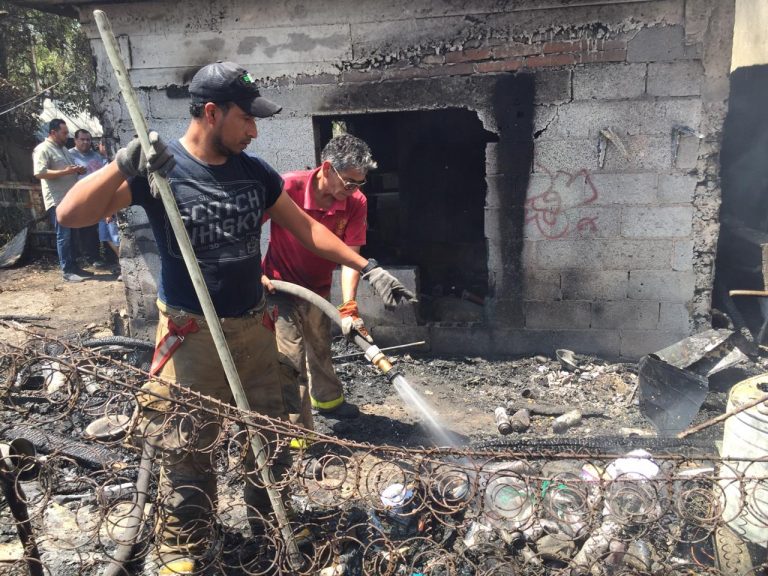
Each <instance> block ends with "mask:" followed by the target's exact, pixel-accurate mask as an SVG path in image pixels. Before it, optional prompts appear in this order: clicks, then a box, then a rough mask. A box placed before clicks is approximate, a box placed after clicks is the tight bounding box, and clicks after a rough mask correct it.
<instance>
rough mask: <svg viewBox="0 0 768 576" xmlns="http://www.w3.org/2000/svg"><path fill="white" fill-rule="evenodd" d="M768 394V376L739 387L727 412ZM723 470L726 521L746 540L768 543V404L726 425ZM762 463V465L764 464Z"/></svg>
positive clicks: (726, 422)
mask: <svg viewBox="0 0 768 576" xmlns="http://www.w3.org/2000/svg"><path fill="white" fill-rule="evenodd" d="M767 394H768V374H761V375H759V376H754V377H752V378H749V379H747V380H744V381H742V382H739V383H738V384H736V385H735V386H734V387H733V388H732V389H731V392H730V394H729V396H728V407H727V410H728V411H731V410H735V409H738V408H739V407H741V406H744V405H746V404H748V403H750V402H754V401H755V400H758V399H759V398H761V397H763V396H766V395H767ZM722 458H723V463H722V466H721V468H720V473H719V476H720V486H721V488H722V500H723V502H722V504H723V520H725V521H726V522H727V523H728V525H729V526H730V527H731V528H732V529H733V530H734V531H735V532H736V534H738V535H739V536H741V537H742V538H744V539H746V540H749V541H750V542H753V543H755V544H758V545H760V546H765V545H766V543H768V404H766V403H765V402H763V403H761V404H757V405H756V406H753V407H752V408H748V409H746V410H744V411H743V412H740V413H739V414H736V415H734V416H731V417H730V418H728V419H727V420H726V421H725V429H724V431H723V449H722ZM760 460H762V462H761V461H760Z"/></svg>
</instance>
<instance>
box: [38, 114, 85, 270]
mask: <svg viewBox="0 0 768 576" xmlns="http://www.w3.org/2000/svg"><path fill="white" fill-rule="evenodd" d="M68 137H69V128H67V123H66V122H64V120H62V119H60V118H54V119H53V120H51V121H50V122H49V124H48V137H47V138H46V139H45V140H43V141H42V142H41V143H40V144H38V145H37V146H36V147H35V150H34V152H33V153H32V160H33V164H34V168H33V171H34V174H35V178H37V179H38V180H40V182H41V183H42V188H43V202H44V203H45V209H46V210H47V211H48V214H49V215H50V217H51V222H52V223H53V226H54V228H55V229H56V251H57V252H58V254H59V265H60V266H61V271H62V273H63V274H64V280H65V281H66V282H82V281H83V279H84V278H83V273H82V270H80V268H79V267H78V265H77V260H76V258H75V254H74V250H73V245H72V229H71V228H67V227H65V226H61V225H60V224H59V222H58V220H57V219H56V206H57V205H58V204H59V203H60V202H61V201H62V200H63V199H64V196H65V195H66V193H67V192H69V189H70V188H72V186H74V185H75V182H77V177H78V176H79V175H80V174H85V168H84V167H83V166H78V165H77V164H75V160H74V158H72V155H71V154H70V153H69V150H67V148H66V143H67V138H68Z"/></svg>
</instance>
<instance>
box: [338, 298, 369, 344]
mask: <svg viewBox="0 0 768 576" xmlns="http://www.w3.org/2000/svg"><path fill="white" fill-rule="evenodd" d="M338 310H339V315H340V316H341V332H342V333H343V334H344V337H345V338H346V339H347V340H351V339H352V337H353V336H354V334H355V332H357V333H358V334H360V336H362V337H363V338H365V339H366V340H367V341H368V342H370V343H373V338H371V335H370V334H368V330H367V328H366V327H365V324H364V323H363V319H362V318H360V312H359V311H358V309H357V302H355V301H354V300H347V301H346V302H344V304H342V305H341V306H339V308H338Z"/></svg>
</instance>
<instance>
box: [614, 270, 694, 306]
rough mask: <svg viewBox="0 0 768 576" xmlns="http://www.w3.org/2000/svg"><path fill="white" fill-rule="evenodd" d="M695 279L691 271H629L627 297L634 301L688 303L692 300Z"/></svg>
mask: <svg viewBox="0 0 768 576" xmlns="http://www.w3.org/2000/svg"><path fill="white" fill-rule="evenodd" d="M695 279H696V278H695V275H694V273H693V272H691V271H686V272H672V271H664V270H631V271H630V273H629V297H630V298H632V299H635V300H659V301H667V302H688V301H690V300H691V298H693V288H694V282H695Z"/></svg>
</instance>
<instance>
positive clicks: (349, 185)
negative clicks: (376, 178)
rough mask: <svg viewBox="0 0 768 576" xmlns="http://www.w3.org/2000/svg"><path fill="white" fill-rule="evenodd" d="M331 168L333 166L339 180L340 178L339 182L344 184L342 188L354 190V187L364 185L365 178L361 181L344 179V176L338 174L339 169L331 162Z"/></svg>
mask: <svg viewBox="0 0 768 576" xmlns="http://www.w3.org/2000/svg"><path fill="white" fill-rule="evenodd" d="M331 168H333V171H334V172H336V176H338V177H339V180H341V183H342V184H343V185H344V190H355V189H356V188H360V187H361V186H365V183H366V180H363V181H362V182H358V181H357V180H344V178H342V177H341V174H339V171H338V170H336V166H334V165H333V164H331Z"/></svg>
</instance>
